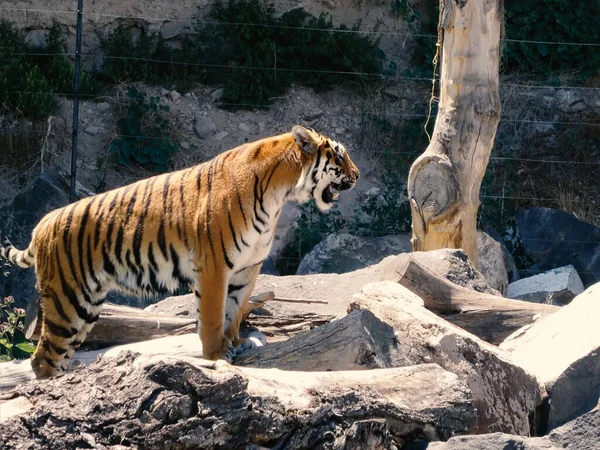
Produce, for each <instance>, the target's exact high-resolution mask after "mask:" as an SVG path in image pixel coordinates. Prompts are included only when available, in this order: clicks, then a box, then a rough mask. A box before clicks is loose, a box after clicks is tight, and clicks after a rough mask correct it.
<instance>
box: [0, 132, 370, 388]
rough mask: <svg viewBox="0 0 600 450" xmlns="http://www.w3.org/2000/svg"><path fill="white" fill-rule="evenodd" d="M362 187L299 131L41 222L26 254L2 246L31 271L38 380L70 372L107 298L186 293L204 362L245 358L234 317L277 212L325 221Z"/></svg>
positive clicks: (336, 155) (318, 139) (323, 142)
mask: <svg viewBox="0 0 600 450" xmlns="http://www.w3.org/2000/svg"><path fill="white" fill-rule="evenodd" d="M358 177H359V171H358V169H357V168H356V166H355V165H354V163H353V162H352V161H351V159H350V157H349V155H348V153H347V152H346V149H345V148H344V147H343V145H341V144H339V143H337V142H335V141H333V140H331V139H329V138H327V137H325V136H322V135H320V134H317V133H316V132H314V131H313V130H307V129H306V128H303V127H301V126H295V127H293V129H292V131H291V132H290V133H286V134H282V135H279V136H273V137H270V138H266V139H262V140H259V141H256V142H253V143H249V144H245V145H242V146H240V147H237V148H234V149H232V150H229V151H227V152H225V153H222V154H220V155H219V156H217V157H215V158H214V159H212V160H210V161H208V162H205V163H203V164H200V165H198V166H194V167H191V168H189V169H185V170H180V171H177V172H171V173H167V174H164V175H159V176H156V177H153V178H149V179H146V180H142V181H139V182H137V183H134V184H131V185H129V186H125V187H121V188H118V189H115V190H112V191H110V192H106V193H103V194H98V195H95V196H92V197H88V198H85V199H82V200H79V201H78V202H76V203H73V204H71V205H68V206H65V207H64V208H60V209H57V210H55V211H52V212H50V213H48V214H47V215H46V216H45V217H44V218H43V219H42V220H41V221H40V223H39V224H38V225H37V226H36V228H35V229H34V230H33V238H32V241H31V243H30V244H29V247H28V248H27V249H25V250H23V251H19V250H17V249H16V248H14V247H13V246H11V245H10V243H9V242H7V243H6V244H5V246H4V248H2V247H0V256H3V257H5V258H6V259H8V260H9V261H10V262H12V263H14V264H16V265H18V266H21V267H31V266H35V270H36V275H37V280H38V288H39V291H40V296H41V304H42V311H43V322H42V333H41V338H40V341H39V343H38V346H37V349H36V351H35V353H34V355H33V357H32V366H33V369H34V371H35V373H36V375H37V376H38V377H39V378H43V377H49V376H54V375H55V374H57V373H58V372H61V371H63V370H65V369H66V368H67V366H68V364H69V362H70V358H71V357H72V355H73V353H74V352H75V350H76V349H77V347H78V346H79V345H80V344H81V343H82V342H83V341H84V339H85V337H86V335H87V334H88V333H89V331H90V330H91V329H92V327H93V326H94V323H95V322H96V321H97V320H98V315H99V313H100V310H101V307H102V303H103V301H104V298H105V296H106V294H107V293H108V292H109V291H111V290H120V291H124V292H127V293H132V294H137V295H150V294H152V293H157V292H163V291H170V290H174V289H176V288H177V287H179V286H180V285H181V284H182V283H186V284H189V286H190V288H191V289H192V290H193V292H194V293H195V295H196V296H197V298H198V313H199V315H200V339H201V341H202V346H203V354H204V357H205V358H207V359H212V360H215V359H218V358H223V359H226V360H228V361H230V362H231V361H232V359H233V357H234V356H235V355H236V352H237V353H239V352H240V349H242V350H243V349H245V348H247V347H248V345H246V344H244V345H242V344H243V343H242V342H241V340H240V338H239V334H238V329H239V323H240V318H241V312H242V311H243V309H244V308H243V305H244V304H245V302H247V300H248V297H249V295H250V293H251V291H252V289H253V287H254V282H255V280H256V277H257V274H258V273H259V270H260V267H261V265H262V262H263V261H264V259H265V258H266V257H267V255H268V254H269V250H270V248H271V244H272V242H273V235H274V231H275V227H276V224H277V219H278V218H279V214H280V212H281V209H282V206H283V205H284V203H285V202H286V201H288V200H289V201H294V200H295V201H298V202H301V203H302V202H307V201H309V200H310V199H312V198H314V199H315V201H316V204H317V205H318V207H319V208H320V209H321V210H323V211H325V210H328V209H329V208H330V207H331V206H332V204H333V201H334V199H335V197H337V195H338V194H337V193H335V192H334V191H336V190H337V191H339V190H347V189H350V188H352V187H353V185H354V183H355V182H356V180H357V179H358ZM236 348H237V349H236Z"/></svg>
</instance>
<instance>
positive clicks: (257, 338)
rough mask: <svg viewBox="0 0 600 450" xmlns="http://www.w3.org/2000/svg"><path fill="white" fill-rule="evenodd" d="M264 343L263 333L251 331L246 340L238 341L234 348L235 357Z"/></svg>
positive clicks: (265, 339) (265, 340)
mask: <svg viewBox="0 0 600 450" xmlns="http://www.w3.org/2000/svg"><path fill="white" fill-rule="evenodd" d="M266 343H267V338H266V336H265V335H264V333H261V332H260V331H253V332H251V333H250V334H249V335H248V338H246V339H243V340H242V339H240V340H239V343H238V345H237V346H236V347H235V351H236V354H235V356H238V355H241V354H242V353H244V352H247V351H248V350H252V349H253V348H258V347H262V346H263V345H265V344H266Z"/></svg>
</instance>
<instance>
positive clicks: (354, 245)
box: [296, 233, 411, 275]
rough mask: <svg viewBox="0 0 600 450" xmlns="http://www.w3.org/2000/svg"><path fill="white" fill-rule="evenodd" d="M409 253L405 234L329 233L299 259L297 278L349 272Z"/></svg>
mask: <svg viewBox="0 0 600 450" xmlns="http://www.w3.org/2000/svg"><path fill="white" fill-rule="evenodd" d="M409 251H411V244H410V237H409V236H408V235H397V236H382V237H378V238H372V237H357V236H353V235H351V234H346V233H332V234H330V235H329V236H327V237H326V238H325V239H324V240H323V241H322V242H320V243H319V244H317V245H316V246H315V248H313V249H312V251H311V252H310V253H308V254H307V255H306V256H304V258H302V261H301V262H300V265H299V266H298V270H297V272H296V275H306V274H311V273H344V272H350V271H352V270H357V269H361V268H363V267H367V266H370V265H372V264H376V263H378V262H379V261H381V260H382V259H383V258H385V257H386V256H390V255H396V254H398V253H404V252H409Z"/></svg>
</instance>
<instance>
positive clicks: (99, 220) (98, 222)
mask: <svg viewBox="0 0 600 450" xmlns="http://www.w3.org/2000/svg"><path fill="white" fill-rule="evenodd" d="M106 196H107V194H104V195H102V196H101V197H100V201H99V202H98V208H97V210H96V214H97V213H99V212H100V210H101V208H102V203H104V200H105V199H106ZM103 219H104V211H102V212H100V215H99V216H98V217H97V218H96V228H95V230H94V250H98V244H100V228H101V227H102V224H103V223H104V220H103Z"/></svg>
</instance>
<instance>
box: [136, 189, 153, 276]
mask: <svg viewBox="0 0 600 450" xmlns="http://www.w3.org/2000/svg"><path fill="white" fill-rule="evenodd" d="M155 180H156V179H152V180H151V181H150V182H148V183H146V187H145V188H144V194H143V196H142V201H144V208H143V210H142V213H141V214H140V218H139V219H138V223H137V226H136V227H135V232H134V233H133V244H132V248H133V257H134V259H135V263H136V264H137V265H138V267H140V269H141V268H142V254H141V251H142V250H141V249H142V238H143V237H144V222H145V220H146V215H147V214H148V207H149V206H150V200H152V189H151V187H152V185H153V184H154V181H155Z"/></svg>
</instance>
